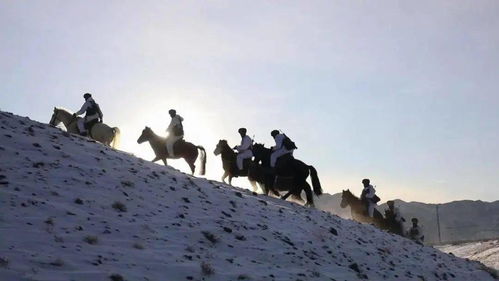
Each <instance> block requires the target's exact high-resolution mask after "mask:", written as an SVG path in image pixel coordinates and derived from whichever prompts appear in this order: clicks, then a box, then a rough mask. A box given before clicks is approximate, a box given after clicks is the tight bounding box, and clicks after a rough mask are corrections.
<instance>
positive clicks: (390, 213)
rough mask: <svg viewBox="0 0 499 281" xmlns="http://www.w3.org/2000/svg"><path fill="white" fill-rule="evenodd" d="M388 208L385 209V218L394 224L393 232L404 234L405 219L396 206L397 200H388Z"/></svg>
mask: <svg viewBox="0 0 499 281" xmlns="http://www.w3.org/2000/svg"><path fill="white" fill-rule="evenodd" d="M386 204H387V205H388V209H387V210H386V211H385V218H386V219H387V220H388V221H389V222H390V223H392V224H393V226H394V227H393V228H392V229H390V230H391V231H392V232H394V233H396V234H399V235H404V223H403V222H405V219H404V218H403V217H402V215H401V214H400V210H399V208H397V207H395V201H393V200H389V201H387V202H386Z"/></svg>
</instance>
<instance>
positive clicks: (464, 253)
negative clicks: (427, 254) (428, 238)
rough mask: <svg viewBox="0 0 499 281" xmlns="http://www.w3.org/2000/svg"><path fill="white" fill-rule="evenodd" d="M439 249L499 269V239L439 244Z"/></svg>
mask: <svg viewBox="0 0 499 281" xmlns="http://www.w3.org/2000/svg"><path fill="white" fill-rule="evenodd" d="M438 249H440V250H441V251H444V252H446V253H452V254H454V255H456V256H458V257H462V258H468V259H471V260H477V261H480V262H482V263H483V264H485V265H487V266H489V267H492V268H495V269H496V270H499V240H490V241H479V242H468V243H461V244H450V245H443V246H438Z"/></svg>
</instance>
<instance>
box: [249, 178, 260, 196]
mask: <svg viewBox="0 0 499 281" xmlns="http://www.w3.org/2000/svg"><path fill="white" fill-rule="evenodd" d="M249 182H250V183H251V186H253V192H255V193H256V192H257V191H258V186H256V181H252V180H250V181H249Z"/></svg>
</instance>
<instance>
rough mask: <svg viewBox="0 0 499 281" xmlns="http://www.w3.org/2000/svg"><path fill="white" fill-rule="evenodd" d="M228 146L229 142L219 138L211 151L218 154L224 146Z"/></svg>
mask: <svg viewBox="0 0 499 281" xmlns="http://www.w3.org/2000/svg"><path fill="white" fill-rule="evenodd" d="M226 146H227V147H228V146H229V144H228V143H227V141H226V140H219V141H218V143H217V146H216V147H215V150H214V151H213V153H214V154H215V155H216V156H218V155H220V153H222V151H223V149H224V148H225V147H226Z"/></svg>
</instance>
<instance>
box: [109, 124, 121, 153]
mask: <svg viewBox="0 0 499 281" xmlns="http://www.w3.org/2000/svg"><path fill="white" fill-rule="evenodd" d="M113 136H114V137H113V140H112V141H111V147H112V148H115V149H116V148H118V146H119V145H120V138H121V131H120V129H118V127H114V128H113Z"/></svg>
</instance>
